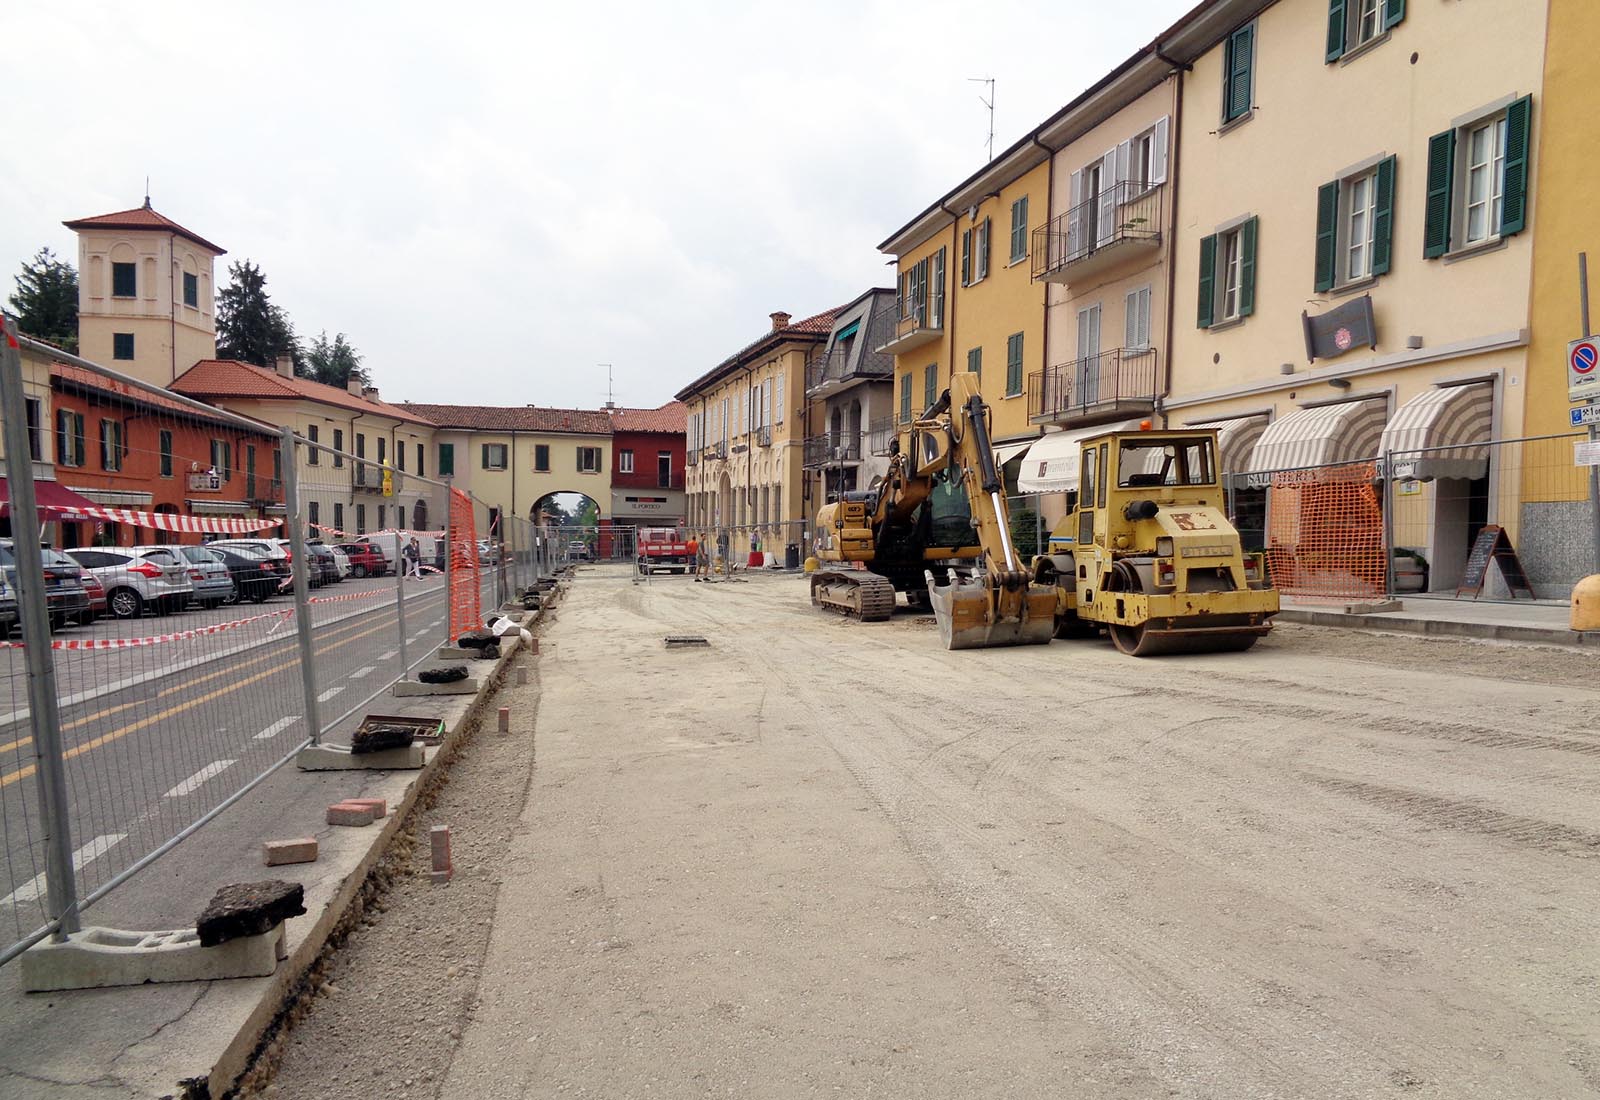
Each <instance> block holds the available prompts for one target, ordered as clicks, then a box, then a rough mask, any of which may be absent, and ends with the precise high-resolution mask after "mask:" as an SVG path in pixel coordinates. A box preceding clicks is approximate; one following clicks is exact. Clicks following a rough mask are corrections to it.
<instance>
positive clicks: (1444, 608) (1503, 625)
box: [1278, 593, 1600, 646]
mask: <svg viewBox="0 0 1600 1100" xmlns="http://www.w3.org/2000/svg"><path fill="white" fill-rule="evenodd" d="M1396 602H1398V601H1396ZM1570 617H1571V608H1570V605H1569V604H1568V603H1567V602H1566V601H1564V600H1539V601H1532V600H1518V601H1487V600H1455V599H1441V598H1437V597H1429V596H1418V595H1416V594H1415V593H1411V594H1408V595H1407V596H1406V598H1405V600H1404V602H1403V605H1402V606H1401V607H1400V608H1398V609H1396V610H1367V609H1365V608H1363V609H1361V611H1360V612H1359V613H1357V612H1356V611H1354V610H1349V609H1346V608H1345V607H1344V606H1343V605H1342V604H1326V603H1316V602H1313V601H1308V600H1295V599H1290V598H1285V599H1284V601H1283V610H1282V611H1280V612H1279V613H1278V621H1280V622H1288V623H1307V624H1310V625H1312V626H1337V627H1348V628H1351V629H1357V630H1393V631H1399V632H1402V633H1407V634H1428V635H1435V636H1439V637H1454V638H1484V639H1489V640H1493V641H1503V642H1531V643H1539V644H1544V645H1566V646H1572V645H1590V646H1600V632H1595V631H1589V632H1582V631H1574V630H1572V629H1571V627H1570Z"/></svg>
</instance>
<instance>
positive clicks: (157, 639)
mask: <svg viewBox="0 0 1600 1100" xmlns="http://www.w3.org/2000/svg"><path fill="white" fill-rule="evenodd" d="M293 614H294V608H292V607H286V608H284V609H283V610H282V611H269V612H267V613H266V614H265V615H252V616H250V617H249V618H248V619H235V620H233V621H232V622H228V623H213V624H212V625H211V626H197V627H195V628H194V629H192V630H179V631H177V632H175V633H172V634H152V635H150V636H148V637H145V638H56V639H53V640H52V641H51V642H50V648H51V649H137V648H139V647H140V646H149V645H161V644H163V643H165V642H181V641H184V640H185V639H188V638H198V637H200V636H201V635H204V634H221V633H222V632H223V631H224V630H233V629H235V628H236V627H241V626H249V625H250V624H251V623H259V622H262V621H264V620H266V619H283V618H287V617H288V616H290V615H293ZM27 644H28V643H27V642H0V649H22V648H23V647H24V646H26V645H27Z"/></svg>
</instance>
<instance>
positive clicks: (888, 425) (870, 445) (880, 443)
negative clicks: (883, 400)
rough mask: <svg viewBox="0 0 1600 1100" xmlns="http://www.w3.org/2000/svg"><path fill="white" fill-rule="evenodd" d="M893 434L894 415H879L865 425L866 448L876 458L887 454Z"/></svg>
mask: <svg viewBox="0 0 1600 1100" xmlns="http://www.w3.org/2000/svg"><path fill="white" fill-rule="evenodd" d="M895 434H896V433H895V419H894V417H892V416H884V417H879V418H878V419H877V420H874V421H873V422H872V423H871V424H869V425H868V426H867V449H868V450H869V451H870V452H871V453H872V455H873V456H874V457H876V458H883V457H885V456H887V455H888V453H889V445H890V444H891V443H893V442H894V437H895Z"/></svg>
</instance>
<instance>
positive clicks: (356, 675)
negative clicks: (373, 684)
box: [350, 665, 378, 680]
mask: <svg viewBox="0 0 1600 1100" xmlns="http://www.w3.org/2000/svg"><path fill="white" fill-rule="evenodd" d="M377 667H378V666H377V665H363V666H362V667H360V668H358V669H356V670H355V671H354V672H352V673H351V674H350V679H352V680H359V679H361V677H363V676H366V675H368V674H369V673H371V672H372V670H373V669H375V668H377Z"/></svg>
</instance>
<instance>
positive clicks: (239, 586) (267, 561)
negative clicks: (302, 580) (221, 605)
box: [206, 543, 289, 604]
mask: <svg viewBox="0 0 1600 1100" xmlns="http://www.w3.org/2000/svg"><path fill="white" fill-rule="evenodd" d="M206 549H207V550H209V551H211V553H213V554H215V555H217V557H219V558H220V559H222V563H223V564H224V565H225V566H227V568H228V574H229V576H230V577H231V578H232V580H233V596H232V598H230V599H229V600H228V601H227V602H228V603H230V604H234V603H238V602H239V601H240V600H249V601H250V602H251V603H265V602H266V601H267V600H268V599H269V598H271V597H272V596H275V595H277V594H278V593H279V592H282V591H285V589H284V587H283V581H284V578H286V577H287V576H288V575H289V572H288V567H287V566H283V565H280V560H279V559H277V558H269V557H266V556H265V555H264V554H261V553H258V552H257V551H256V550H254V549H252V548H250V547H247V546H218V545H216V544H215V543H213V544H212V545H210V546H208V547H206Z"/></svg>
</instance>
